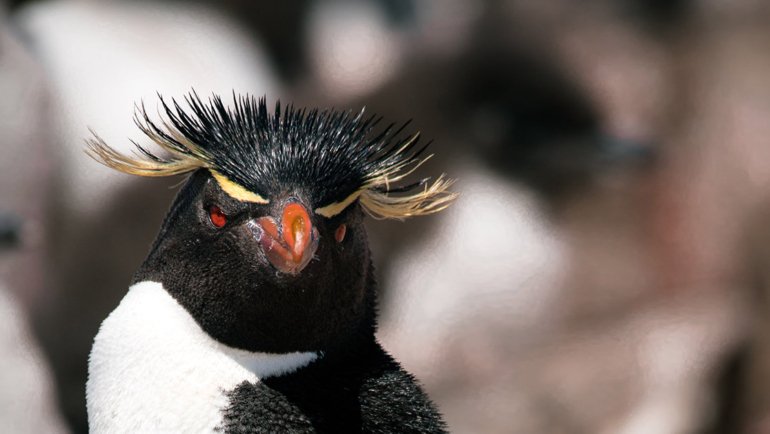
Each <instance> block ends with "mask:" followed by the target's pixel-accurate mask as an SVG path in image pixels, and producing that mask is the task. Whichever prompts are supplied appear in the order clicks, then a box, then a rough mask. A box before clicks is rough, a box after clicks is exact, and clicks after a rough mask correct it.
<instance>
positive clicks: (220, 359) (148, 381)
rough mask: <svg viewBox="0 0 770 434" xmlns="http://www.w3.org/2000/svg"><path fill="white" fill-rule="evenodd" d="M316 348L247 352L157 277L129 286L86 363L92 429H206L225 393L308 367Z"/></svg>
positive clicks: (216, 419) (216, 421)
mask: <svg viewBox="0 0 770 434" xmlns="http://www.w3.org/2000/svg"><path fill="white" fill-rule="evenodd" d="M317 357H318V355H317V354H316V353H299V352H297V353H288V354H268V353H252V352H249V351H244V350H238V349H234V348H231V347H228V346H226V345H223V344H221V343H219V342H217V341H216V340H214V339H213V338H211V337H210V336H209V335H208V334H206V333H205V332H204V331H203V329H201V328H200V326H198V324H197V323H196V322H195V320H193V318H192V316H191V315H190V314H189V313H188V312H187V311H186V310H185V309H184V308H183V307H182V306H181V305H180V304H179V303H177V301H176V300H175V299H174V298H173V297H171V295H170V294H169V293H168V292H167V291H166V290H165V289H164V288H163V285H161V284H160V283H156V282H140V283H137V284H135V285H133V286H132V287H131V288H129V290H128V293H127V294H126V296H125V297H124V298H123V300H122V301H121V302H120V305H119V306H118V307H117V308H116V309H115V310H114V311H113V312H112V313H111V314H110V315H109V316H108V317H107V319H105V320H104V322H103V323H102V325H101V328H100V329H99V333H98V334H97V335H96V338H95V339H94V346H93V348H92V350H91V355H90V357H89V364H88V383H87V385H86V398H87V406H88V423H89V425H90V430H91V432H97V433H98V432H105V433H107V432H108V433H115V432H211V431H213V430H214V429H215V428H217V427H218V426H219V425H220V424H221V422H222V409H223V408H225V407H226V406H227V405H228V399H227V397H226V395H225V393H226V392H227V391H229V390H232V389H233V388H235V386H237V385H238V384H240V383H241V382H243V381H249V382H257V381H259V379H260V378H265V377H270V376H274V375H280V374H284V373H288V372H291V371H294V370H296V369H298V368H300V367H302V366H305V365H307V364H309V363H310V362H312V361H313V360H315V359H316V358H317Z"/></svg>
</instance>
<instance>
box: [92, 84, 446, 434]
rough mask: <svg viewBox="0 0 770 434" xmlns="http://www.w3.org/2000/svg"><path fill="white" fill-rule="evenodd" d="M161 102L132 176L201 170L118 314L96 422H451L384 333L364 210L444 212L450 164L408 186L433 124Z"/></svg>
mask: <svg viewBox="0 0 770 434" xmlns="http://www.w3.org/2000/svg"><path fill="white" fill-rule="evenodd" d="M158 98H159V108H160V110H159V116H160V121H153V120H151V119H150V117H149V116H148V114H147V111H146V109H145V107H144V105H143V104H142V105H140V106H138V107H137V108H136V111H135V119H134V120H135V123H136V124H137V126H138V127H139V129H140V130H141V131H142V132H143V133H144V134H145V135H146V136H148V137H149V138H150V139H151V140H152V141H153V142H154V143H156V144H157V145H158V146H159V147H160V148H162V149H163V150H164V151H165V152H164V153H163V154H162V155H161V154H158V153H154V152H152V151H150V150H148V149H146V148H145V147H142V146H141V145H139V144H138V143H136V142H134V145H135V146H136V148H137V151H138V152H137V153H136V154H135V155H124V154H121V153H119V152H118V151H116V150H115V149H114V148H112V147H110V146H109V145H107V144H106V143H105V141H104V140H103V139H101V138H100V137H99V136H98V135H97V134H96V133H93V136H92V137H91V138H90V139H88V140H87V148H86V152H87V153H88V154H89V155H90V156H91V157H92V158H94V159H95V160H97V161H98V162H100V163H102V164H105V165H106V166H108V167H111V168H113V169H116V170H118V171H121V172H124V173H128V174H133V175H139V176H149V177H161V176H171V175H180V174H186V175H187V179H186V181H185V182H184V184H183V185H182V187H181V188H180V191H179V193H178V194H177V196H176V198H175V200H174V201H173V203H172V205H171V207H170V210H169V212H168V214H167V215H166V217H165V219H164V221H163V223H162V225H161V229H160V233H159V234H158V236H157V238H156V240H155V242H154V243H153V245H152V246H151V248H150V251H149V254H148V255H147V257H146V259H145V260H144V262H143V263H142V264H141V265H140V266H139V268H138V270H137V272H136V273H135V275H134V277H133V280H132V282H131V285H130V287H129V288H128V292H127V293H126V294H125V296H124V298H123V299H122V300H121V301H120V303H119V305H118V306H117V308H115V310H113V311H112V312H111V313H110V314H109V315H108V316H107V318H106V319H105V320H104V321H103V323H102V324H101V326H100V328H99V331H98V333H97V335H96V337H95V338H94V343H93V346H92V349H91V353H90V355H89V363H88V380H87V384H86V397H87V410H88V422H89V426H90V430H91V431H92V432H110V433H112V432H212V431H217V432H263V433H277V432H291V433H314V432H318V433H347V432H362V433H364V432H365V433H393V432H407V433H440V432H445V431H446V425H445V422H444V421H443V419H442V416H441V415H440V413H439V412H438V410H437V408H436V406H435V405H434V404H433V403H432V401H431V400H430V398H429V397H428V396H427V395H426V393H425V392H424V391H423V390H422V388H421V386H420V385H419V383H418V381H417V380H416V379H415V378H414V377H413V376H412V375H411V374H409V373H408V372H406V371H405V370H404V369H403V368H402V367H401V366H400V365H399V363H398V362H397V361H396V360H395V359H394V358H393V357H392V356H390V355H389V354H388V353H387V352H386V351H385V350H384V349H383V348H382V347H381V345H380V344H379V343H378V341H377V339H376V337H375V331H376V329H377V289H376V283H375V279H374V277H373V265H372V258H371V254H370V251H369V247H368V244H367V235H366V232H365V230H364V225H363V222H364V220H365V217H366V215H367V214H368V215H371V216H373V217H375V218H395V219H404V218H406V217H411V216H420V215H427V214H432V213H435V212H439V211H441V210H443V209H445V208H446V207H448V206H449V205H450V204H451V203H452V202H453V201H454V200H455V198H456V194H455V193H453V192H451V191H450V187H451V185H452V182H453V180H451V179H448V178H447V177H446V176H445V175H443V174H442V175H441V176H439V177H437V178H425V179H422V180H420V181H418V182H413V183H410V184H404V183H405V182H406V181H404V179H405V178H406V177H407V176H408V175H410V174H412V173H413V172H414V171H415V170H416V169H417V168H418V167H419V166H420V165H421V164H422V163H423V162H424V161H425V160H426V159H427V158H429V156H426V155H425V150H426V148H427V145H423V144H421V143H420V140H419V133H415V134H409V135H407V134H405V133H404V131H405V128H406V126H407V125H408V122H407V123H406V124H404V125H401V126H397V125H395V124H390V125H388V126H386V127H384V128H380V127H378V124H379V122H381V119H380V118H378V117H376V116H365V115H364V111H363V110H361V111H360V112H353V111H336V110H332V109H327V110H318V109H313V110H307V109H298V108H295V107H293V106H292V105H289V106H286V107H285V109H283V110H282V107H281V104H280V102H277V103H276V104H275V109H274V110H272V111H269V110H268V108H267V103H266V99H265V98H264V97H261V98H259V99H257V98H256V97H254V96H252V95H240V96H239V95H236V94H235V93H234V94H233V99H232V104H229V105H226V104H225V103H224V102H223V100H222V98H221V97H219V96H217V95H212V96H211V97H209V98H208V99H206V100H204V99H202V98H200V97H199V96H198V95H197V94H196V93H195V91H191V93H190V94H188V95H186V96H185V97H184V102H178V101H177V100H175V99H172V100H170V102H167V101H166V100H165V99H164V98H163V97H162V96H161V95H158Z"/></svg>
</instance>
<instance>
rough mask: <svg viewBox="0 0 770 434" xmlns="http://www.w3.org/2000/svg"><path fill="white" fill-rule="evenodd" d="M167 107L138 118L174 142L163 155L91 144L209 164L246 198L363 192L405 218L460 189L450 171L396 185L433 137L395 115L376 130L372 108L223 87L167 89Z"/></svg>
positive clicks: (331, 200)
mask: <svg viewBox="0 0 770 434" xmlns="http://www.w3.org/2000/svg"><path fill="white" fill-rule="evenodd" d="M159 98H160V102H161V105H162V108H163V112H164V114H165V119H164V117H163V115H161V122H162V126H159V125H158V124H156V123H155V122H153V121H152V120H150V117H149V116H148V115H147V111H146V110H145V108H144V105H142V106H141V108H138V109H137V112H136V116H135V122H136V124H137V126H138V127H139V128H140V129H141V130H142V131H143V132H144V133H145V134H146V135H147V136H148V137H150V138H151V139H152V140H153V141H154V142H155V143H157V144H158V145H159V146H160V147H162V148H163V149H165V150H166V151H168V152H169V153H170V154H171V156H170V157H168V158H163V157H159V156H157V155H155V154H153V153H152V152H150V151H148V150H147V149H145V148H143V147H141V146H140V145H138V144H136V143H134V144H135V145H136V147H137V148H138V150H139V151H140V152H141V154H142V156H141V158H134V157H128V156H125V155H122V154H120V153H118V152H117V151H115V150H114V149H112V148H110V147H109V146H108V145H107V144H105V143H104V141H103V140H101V139H100V138H99V137H98V136H96V137H95V138H94V139H92V140H90V141H89V149H88V152H89V154H90V155H91V156H92V157H94V158H95V159H96V160H97V161H100V162H101V163H103V164H105V165H107V166H109V167H112V168H115V169H117V170H120V171H122V172H126V173H131V174H135V175H141V176H168V175H174V174H180V173H186V172H189V171H192V170H195V169H198V168H206V169H208V170H210V171H211V172H212V174H214V176H215V178H217V181H219V182H220V185H222V186H223V188H224V189H225V190H226V191H228V190H229V191H228V192H230V191H237V192H238V193H237V194H234V195H235V196H236V197H239V198H241V199H243V200H251V201H254V202H260V201H264V202H268V201H269V200H270V198H271V197H273V196H276V195H280V194H286V193H290V192H292V191H293V190H295V189H301V191H303V192H304V194H306V195H308V199H309V200H310V201H312V203H313V204H314V206H317V207H318V208H317V210H316V211H317V212H319V213H320V214H323V215H327V216H331V215H334V214H336V213H338V212H340V211H341V210H342V209H344V208H345V207H347V206H348V205H349V204H350V203H352V202H354V201H355V200H356V199H359V200H360V201H361V203H362V204H363V205H364V207H365V208H366V209H367V210H368V211H369V212H370V213H371V214H373V215H375V216H378V217H390V218H403V217H408V216H411V215H421V214H429V213H432V212H437V211H440V210H442V209H444V208H446V207H447V206H448V205H449V204H450V203H451V201H452V200H453V199H454V197H455V194H454V193H451V192H449V191H448V187H449V186H450V185H451V180H447V179H445V178H444V177H443V175H442V176H441V177H439V179H437V180H435V181H434V182H432V183H430V182H428V180H427V179H426V180H423V181H421V182H417V183H413V184H411V185H406V186H401V187H399V186H396V185H394V184H393V183H398V181H401V180H402V179H403V178H405V177H406V176H407V175H409V174H410V173H412V172H413V171H414V170H415V169H416V168H417V167H419V166H420V165H421V164H422V163H423V162H424V161H425V160H426V159H427V158H429V156H427V157H423V156H422V155H423V153H424V151H425V148H426V146H427V145H426V146H419V144H418V142H419V133H417V134H414V135H411V136H404V135H402V133H403V130H404V129H405V127H406V126H407V124H404V125H403V126H401V127H399V128H396V127H395V125H394V124H390V125H388V126H386V127H385V128H384V129H382V130H381V131H379V132H378V133H374V130H375V128H376V126H377V124H378V123H379V122H380V118H377V117H375V116H369V117H364V111H363V110H361V111H360V112H358V113H353V112H352V111H345V112H340V111H333V110H320V111H319V110H317V109H313V110H309V111H308V110H306V109H295V108H294V107H293V106H291V105H289V106H288V107H286V108H285V109H284V110H282V108H281V105H280V102H278V103H276V106H275V111H274V112H272V113H270V112H268V109H267V104H266V101H265V98H264V97H262V98H260V99H259V100H257V99H256V98H255V97H254V96H248V95H246V96H236V95H235V94H233V105H232V107H226V106H225V104H224V103H223V102H222V99H221V98H220V97H219V96H216V95H213V96H212V97H211V98H209V100H208V103H204V102H203V101H202V100H201V99H200V98H199V97H198V95H197V94H196V93H195V92H192V93H191V94H189V95H187V96H186V97H185V101H186V103H187V106H188V107H189V110H190V111H189V112H187V111H185V109H183V107H182V106H181V105H180V104H179V103H178V102H177V101H176V100H172V101H171V105H168V104H167V103H166V101H165V100H164V99H163V98H162V97H160V96H159Z"/></svg>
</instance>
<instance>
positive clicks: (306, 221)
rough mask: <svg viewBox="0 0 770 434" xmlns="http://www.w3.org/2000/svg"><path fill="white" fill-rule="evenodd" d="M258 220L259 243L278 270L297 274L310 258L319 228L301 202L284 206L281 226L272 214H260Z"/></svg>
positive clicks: (316, 241) (314, 247)
mask: <svg viewBox="0 0 770 434" xmlns="http://www.w3.org/2000/svg"><path fill="white" fill-rule="evenodd" d="M257 222H258V223H259V225H260V226H261V227H262V234H261V236H260V237H259V243H260V245H261V246H262V249H263V250H264V252H265V255H266V256H267V259H268V260H269V261H270V263H271V264H273V266H274V267H275V268H276V269H278V271H280V272H282V273H287V274H298V273H299V272H300V271H302V270H303V269H304V268H305V266H307V264H308V263H309V262H310V260H311V259H313V255H314V254H315V251H316V249H317V248H318V230H317V229H316V228H314V227H313V223H312V222H311V220H310V214H308V212H307V209H305V207H304V206H302V205H301V204H299V203H296V202H292V203H289V204H288V205H286V206H285V207H284V209H283V212H282V215H281V223H280V226H279V225H278V224H276V222H275V220H274V219H273V218H272V217H261V218H259V219H258V220H257Z"/></svg>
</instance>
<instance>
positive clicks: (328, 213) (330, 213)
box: [315, 189, 364, 218]
mask: <svg viewBox="0 0 770 434" xmlns="http://www.w3.org/2000/svg"><path fill="white" fill-rule="evenodd" d="M363 191H364V190H363V189H361V190H357V191H356V192H354V193H353V194H351V195H350V196H348V197H346V198H345V200H343V201H340V202H334V203H332V204H330V205H326V206H324V207H321V208H316V210H315V213H316V214H319V215H322V216H324V217H329V218H331V217H334V216H336V215H337V214H339V213H341V212H342V211H343V210H344V209H345V208H347V207H348V206H350V204H351V203H353V201H355V200H356V199H358V196H361V193H362V192H363Z"/></svg>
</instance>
